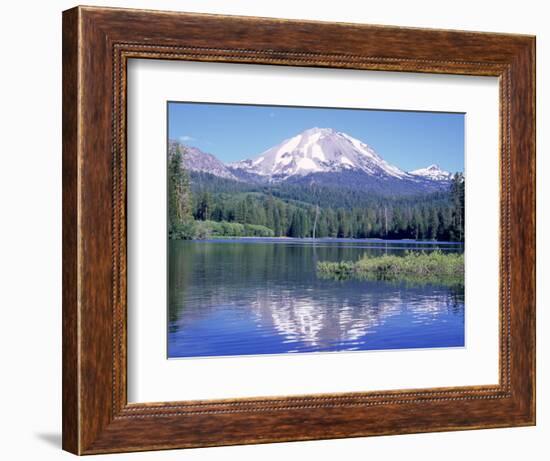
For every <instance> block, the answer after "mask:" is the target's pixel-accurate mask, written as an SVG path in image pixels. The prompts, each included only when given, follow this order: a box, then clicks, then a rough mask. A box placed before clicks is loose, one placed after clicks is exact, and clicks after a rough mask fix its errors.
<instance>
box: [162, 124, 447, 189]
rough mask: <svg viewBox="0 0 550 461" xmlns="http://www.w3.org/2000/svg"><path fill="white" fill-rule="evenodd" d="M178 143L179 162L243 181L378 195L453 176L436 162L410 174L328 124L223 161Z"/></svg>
mask: <svg viewBox="0 0 550 461" xmlns="http://www.w3.org/2000/svg"><path fill="white" fill-rule="evenodd" d="M176 146H180V147H181V148H182V149H183V150H185V152H184V156H183V159H184V166H185V167H186V168H187V169H189V170H190V171H196V172H203V173H209V174H212V175H214V176H218V177H221V178H225V179H229V180H235V181H239V182H241V183H243V184H255V185H262V184H263V185H265V184H277V185H281V186H283V185H293V186H312V185H316V186H320V187H329V188H337V189H341V188H343V189H353V190H357V191H362V192H372V193H378V194H382V195H393V196H396V195H410V194H419V193H429V192H434V191H440V190H444V189H446V188H448V187H449V184H450V181H451V179H452V174H451V173H449V172H447V171H443V170H442V169H440V168H439V167H438V166H437V165H430V166H429V167H427V168H421V169H418V170H414V171H411V172H406V171H404V170H402V169H400V168H399V167H397V166H395V165H392V164H390V163H389V162H387V161H386V160H384V159H383V158H382V157H381V156H380V155H379V154H378V153H377V152H376V151H375V150H374V149H373V148H372V147H370V146H369V145H367V144H365V143H364V142H362V141H360V140H358V139H356V138H353V137H352V136H350V135H348V134H346V133H341V132H338V131H335V130H333V129H331V128H310V129H308V130H306V131H304V132H302V133H300V134H298V135H296V136H294V137H292V138H290V139H287V140H285V141H283V142H282V143H280V144H278V145H276V146H274V147H272V148H270V149H268V150H266V151H265V152H263V153H262V154H260V155H259V156H257V157H255V158H252V159H248V160H242V161H240V162H236V163H232V164H228V165H225V164H224V163H222V162H221V161H220V160H218V159H217V158H216V157H214V156H213V155H211V154H208V153H205V152H203V151H201V150H200V149H198V148H196V147H190V146H184V145H182V144H180V143H177V142H175V141H173V142H172V143H171V148H172V149H173V148H175V147H176Z"/></svg>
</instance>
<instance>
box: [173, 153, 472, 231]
mask: <svg viewBox="0 0 550 461" xmlns="http://www.w3.org/2000/svg"><path fill="white" fill-rule="evenodd" d="M183 155H184V153H182V152H181V150H180V149H179V147H176V148H175V149H174V150H173V151H172V152H170V154H169V159H168V202H169V213H168V218H169V234H170V237H171V238H206V237H216V236H265V237H295V238H324V237H338V238H382V239H417V240H445V241H464V177H463V175H462V174H461V173H457V174H456V175H455V176H454V178H453V180H452V183H451V187H450V189H449V191H448V192H435V193H431V194H425V195H422V196H409V197H385V196H380V195H375V194H366V193H360V192H357V191H353V190H342V189H339V190H336V189H333V188H322V187H318V186H299V187H298V186H292V185H288V186H271V187H268V186H265V185H261V186H259V185H250V184H244V183H239V182H237V181H232V180H227V179H224V178H218V177H216V176H213V175H210V174H207V173H195V172H191V173H189V172H187V171H186V169H185V168H184V167H183Z"/></svg>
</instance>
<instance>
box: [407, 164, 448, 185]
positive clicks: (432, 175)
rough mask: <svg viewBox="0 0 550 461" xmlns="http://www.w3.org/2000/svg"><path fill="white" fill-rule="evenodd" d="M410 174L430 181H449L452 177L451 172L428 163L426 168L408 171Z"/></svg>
mask: <svg viewBox="0 0 550 461" xmlns="http://www.w3.org/2000/svg"><path fill="white" fill-rule="evenodd" d="M409 174H410V175H413V176H419V177H422V178H425V179H431V180H432V181H450V180H452V179H453V174H452V173H449V172H448V171H445V170H442V169H441V168H439V166H438V165H430V166H428V167H426V168H420V169H418V170H414V171H409Z"/></svg>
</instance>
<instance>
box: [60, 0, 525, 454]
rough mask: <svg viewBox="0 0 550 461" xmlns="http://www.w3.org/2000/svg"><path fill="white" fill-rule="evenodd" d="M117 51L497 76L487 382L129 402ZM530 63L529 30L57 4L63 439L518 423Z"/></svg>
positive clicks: (393, 430) (179, 442) (283, 434)
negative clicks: (494, 248) (495, 376)
mask: <svg viewBox="0 0 550 461" xmlns="http://www.w3.org/2000/svg"><path fill="white" fill-rule="evenodd" d="M131 58H146V59H172V60H192V61H210V62H212V61H216V62H232V63H253V64H258V65H261V64H271V65H273V64H275V65H286V66H313V67H327V68H349V69H365V70H384V71H408V72H429V73H448V74H459V75H491V76H497V77H499V81H500V107H501V109H500V138H501V139H500V160H501V162H500V164H501V193H500V197H501V203H500V215H501V218H500V230H501V233H500V237H501V242H500V248H501V251H500V253H501V261H500V350H499V365H500V380H499V384H498V385H496V386H475V387H474V386H469V387H456V388H446V389H440V388H438V389H418V390H414V391H411V390H408V391H391V392H387V391H380V392H365V393H345V394H330V395H311V396H307V395H303V396H296V397H272V398H271V397H270V398H261V399H260V398H250V399H236V400H230V399H226V400H212V401H193V402H161V403H151V404H141V403H140V404H129V403H128V402H127V398H126V309H127V306H126V217H125V213H126V64H127V61H128V59H131ZM534 67H535V39H534V37H530V36H519V35H507V34H488V33H474V32H457V31H445V30H426V29H409V28H398V27H386V26H370V25H358V24H334V23H321V22H312V21H308V22H306V21H288V20H278V19H266V18H248V17H236V16H232V17H227V16H215V15H200V14H186V13H170V12H156V11H139V10H123V9H109V8H94V7H77V8H74V9H71V10H68V11H66V12H64V13H63V448H64V449H66V450H68V451H70V452H73V453H77V454H92V453H106V452H122V451H139V450H152V449H167V448H182V447H200V446H213V445H232V444H242V443H265V442H276V441H288V440H311V439H324V438H334V437H357V436H369V435H381V434H403V433H411V432H430V431H441V430H463V429H476V428H488V427H506V426H523V425H532V424H534V422H535V128H534V127H535V123H534V122H535V107H534V104H535V81H534V78H535V72H534Z"/></svg>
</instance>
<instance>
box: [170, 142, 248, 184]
mask: <svg viewBox="0 0 550 461" xmlns="http://www.w3.org/2000/svg"><path fill="white" fill-rule="evenodd" d="M176 146H180V148H181V149H182V152H183V164H184V166H185V167H186V168H187V169H188V170H190V171H198V172H201V173H210V174H213V175H214V176H218V177H220V178H225V179H233V180H235V181H238V178H237V177H236V176H235V175H234V174H233V173H232V172H231V171H230V170H229V168H227V166H226V165H225V164H224V163H222V162H221V161H219V160H218V159H217V158H216V157H214V156H213V155H212V154H209V153H207V152H203V151H202V150H200V149H198V148H196V147H191V146H184V145H182V144H180V143H178V142H176V141H172V142H171V143H170V148H171V149H174V148H175V147H176Z"/></svg>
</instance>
